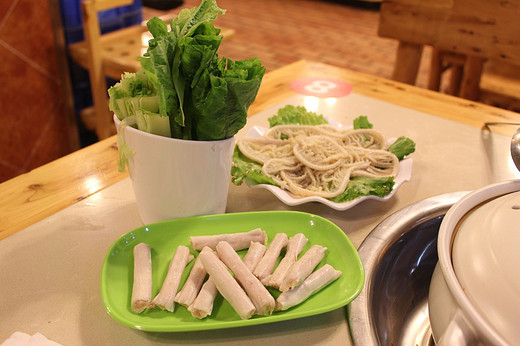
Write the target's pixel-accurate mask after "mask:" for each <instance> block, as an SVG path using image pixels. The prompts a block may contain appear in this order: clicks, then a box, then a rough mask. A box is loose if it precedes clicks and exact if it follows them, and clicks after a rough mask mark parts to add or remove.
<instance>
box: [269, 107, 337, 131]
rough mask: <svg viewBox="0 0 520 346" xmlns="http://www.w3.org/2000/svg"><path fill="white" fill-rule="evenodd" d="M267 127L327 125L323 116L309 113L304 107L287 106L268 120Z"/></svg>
mask: <svg viewBox="0 0 520 346" xmlns="http://www.w3.org/2000/svg"><path fill="white" fill-rule="evenodd" d="M268 121H269V127H273V126H277V125H320V124H327V123H328V122H327V120H326V119H325V117H323V115H321V114H318V113H315V112H311V111H309V110H307V109H306V108H305V107H304V106H293V105H287V106H285V107H283V108H280V109H279V110H278V112H277V113H276V115H274V116H272V117H270V118H269V119H268Z"/></svg>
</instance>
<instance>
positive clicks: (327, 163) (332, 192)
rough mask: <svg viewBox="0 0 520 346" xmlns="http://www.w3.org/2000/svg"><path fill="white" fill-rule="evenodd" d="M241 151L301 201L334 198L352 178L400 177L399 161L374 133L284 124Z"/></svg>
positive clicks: (248, 142)
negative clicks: (314, 197)
mask: <svg viewBox="0 0 520 346" xmlns="http://www.w3.org/2000/svg"><path fill="white" fill-rule="evenodd" d="M238 148H239V149H240V151H241V152H242V154H244V155H245V156H246V157H247V158H249V159H251V160H253V161H256V162H258V163H261V164H262V172H263V173H264V174H265V175H266V176H268V177H270V178H272V179H273V180H274V181H275V182H276V184H278V185H279V186H280V187H281V188H283V189H286V190H288V191H289V192H291V193H292V194H294V195H296V196H301V197H306V196H320V197H324V198H332V197H335V196H338V195H339V194H341V193H343V192H344V191H345V189H346V187H347V184H348V182H349V181H350V179H351V177H356V176H362V177H369V178H378V177H390V176H393V177H395V176H396V175H397V174H398V173H399V159H398V158H397V157H396V156H395V155H394V154H393V153H391V152H389V151H387V150H386V149H387V142H386V139H385V137H384V136H383V135H382V134H381V133H380V132H378V131H376V130H372V129H357V130H354V129H349V130H345V129H341V128H336V127H333V126H331V125H279V126H275V127H272V128H271V129H269V130H268V131H267V132H266V133H265V134H264V136H263V137H261V138H249V137H245V138H242V139H240V140H239V141H238Z"/></svg>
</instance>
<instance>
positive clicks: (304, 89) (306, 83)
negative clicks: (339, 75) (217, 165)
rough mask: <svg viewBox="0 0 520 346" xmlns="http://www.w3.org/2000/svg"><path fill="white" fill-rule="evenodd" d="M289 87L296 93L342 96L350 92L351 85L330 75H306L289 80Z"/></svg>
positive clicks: (317, 95)
mask: <svg viewBox="0 0 520 346" xmlns="http://www.w3.org/2000/svg"><path fill="white" fill-rule="evenodd" d="M291 89H292V90H293V91H294V92H297V93H298V94H302V95H307V96H316V97H343V96H347V95H348V94H350V93H351V92H352V86H351V85H350V84H347V83H345V82H344V81H342V80H340V79H336V78H330V77H306V78H300V79H296V80H294V81H292V82H291Z"/></svg>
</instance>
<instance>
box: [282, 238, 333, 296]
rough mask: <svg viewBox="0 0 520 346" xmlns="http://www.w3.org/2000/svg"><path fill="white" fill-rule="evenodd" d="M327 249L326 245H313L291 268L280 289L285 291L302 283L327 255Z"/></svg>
mask: <svg viewBox="0 0 520 346" xmlns="http://www.w3.org/2000/svg"><path fill="white" fill-rule="evenodd" d="M325 251H327V248H326V247H324V246H321V245H313V246H311V248H310V249H309V250H307V252H305V253H304V254H303V256H302V257H300V259H299V260H297V261H296V262H294V264H293V265H292V266H291V267H290V268H289V270H288V271H287V274H286V275H285V278H284V279H283V281H282V283H281V284H280V291H282V292H285V291H287V290H289V289H291V288H294V287H296V286H298V285H299V284H301V283H302V282H303V280H305V279H306V278H307V276H309V275H310V274H311V273H312V271H313V270H314V268H316V266H317V265H318V264H319V263H320V262H321V260H322V259H323V257H324V256H325Z"/></svg>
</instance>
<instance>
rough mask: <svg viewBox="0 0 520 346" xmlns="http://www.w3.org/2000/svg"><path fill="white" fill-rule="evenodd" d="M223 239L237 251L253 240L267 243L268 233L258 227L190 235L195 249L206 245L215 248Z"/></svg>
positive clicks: (246, 246)
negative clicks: (229, 231)
mask: <svg viewBox="0 0 520 346" xmlns="http://www.w3.org/2000/svg"><path fill="white" fill-rule="evenodd" d="M221 241H226V242H228V243H229V244H231V246H232V247H233V249H235V250H236V251H238V250H243V249H247V248H248V246H249V244H250V243H251V242H252V241H256V242H259V243H261V244H265V243H266V242H267V234H266V233H265V231H262V230H261V229H260V228H256V229H254V230H251V231H249V232H242V233H229V234H215V235H199V236H193V237H190V245H191V247H192V248H193V250H202V249H203V248H204V246H208V247H210V248H211V249H212V250H215V247H216V246H217V244H218V243H219V242H221Z"/></svg>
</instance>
